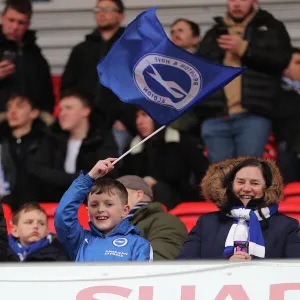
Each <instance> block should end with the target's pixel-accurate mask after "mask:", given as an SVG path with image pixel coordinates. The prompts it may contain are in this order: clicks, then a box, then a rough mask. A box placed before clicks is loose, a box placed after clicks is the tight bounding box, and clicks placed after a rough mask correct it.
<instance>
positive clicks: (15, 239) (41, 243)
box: [7, 203, 70, 262]
mask: <svg viewBox="0 0 300 300" xmlns="http://www.w3.org/2000/svg"><path fill="white" fill-rule="evenodd" d="M12 225H13V227H12V234H10V235H9V237H8V241H9V247H8V253H7V259H8V261H21V262H45V261H68V260H70V258H69V256H68V255H67V253H66V252H65V250H64V248H63V247H62V245H61V244H60V242H59V240H58V239H57V237H55V236H54V235H53V234H52V233H49V229H48V219H47V214H46V212H45V210H44V209H43V208H42V207H41V206H40V205H39V204H38V203H26V204H24V205H23V206H21V207H20V208H19V209H18V210H16V211H15V212H14V213H13V216H12Z"/></svg>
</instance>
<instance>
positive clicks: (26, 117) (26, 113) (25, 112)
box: [7, 98, 39, 129]
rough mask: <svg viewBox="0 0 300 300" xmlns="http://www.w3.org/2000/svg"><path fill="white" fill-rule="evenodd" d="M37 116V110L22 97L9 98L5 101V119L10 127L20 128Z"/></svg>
mask: <svg viewBox="0 0 300 300" xmlns="http://www.w3.org/2000/svg"><path fill="white" fill-rule="evenodd" d="M38 116H39V110H37V109H33V108H32V106H31V104H30V103H29V102H28V101H26V100H25V99H22V98H15V99H11V100H9V101H8V103H7V121H8V124H9V126H10V127H11V128H13V129H15V128H22V127H26V126H28V124H31V123H32V122H33V120H35V119H36V118H37V117H38Z"/></svg>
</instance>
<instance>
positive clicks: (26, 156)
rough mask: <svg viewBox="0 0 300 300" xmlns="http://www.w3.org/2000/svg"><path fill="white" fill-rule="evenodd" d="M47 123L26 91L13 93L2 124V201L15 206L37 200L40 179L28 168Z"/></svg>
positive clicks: (0, 135)
mask: <svg viewBox="0 0 300 300" xmlns="http://www.w3.org/2000/svg"><path fill="white" fill-rule="evenodd" d="M45 128H46V125H45V124H44V123H43V122H42V121H41V120H40V119H39V109H38V107H37V106H36V103H34V102H33V101H32V99H31V98H30V97H28V96H26V95H24V94H14V95H12V96H11V98H10V99H9V100H8V102H7V121H3V122H2V123H1V124H0V145H1V164H2V170H3V177H4V180H5V184H6V185H7V186H6V188H5V189H4V190H5V191H4V192H5V193H4V194H3V195H2V196H4V197H3V200H2V201H3V202H4V203H7V204H9V205H10V206H11V208H12V209H13V210H15V209H17V208H18V207H20V206H21V205H22V204H24V203H26V202H31V201H38V200H39V199H38V197H39V196H38V195H39V193H38V186H39V180H38V179H36V180H33V178H32V176H31V175H30V172H29V169H30V167H31V160H32V158H33V157H34V156H35V155H36V154H37V152H38V150H39V148H40V146H41V143H42V140H43V138H44V135H45Z"/></svg>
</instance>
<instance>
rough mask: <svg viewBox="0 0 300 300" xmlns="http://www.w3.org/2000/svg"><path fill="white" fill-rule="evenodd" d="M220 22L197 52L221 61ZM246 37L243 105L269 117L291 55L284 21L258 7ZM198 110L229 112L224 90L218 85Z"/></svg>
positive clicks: (205, 113)
mask: <svg viewBox="0 0 300 300" xmlns="http://www.w3.org/2000/svg"><path fill="white" fill-rule="evenodd" d="M216 19H217V18H216ZM220 26H221V25H220V24H218V23H217V24H215V25H214V26H213V28H212V29H210V30H209V31H208V32H207V33H206V35H205V37H204V39H203V40H202V42H201V44H200V47H199V51H198V55H199V56H201V57H203V58H206V59H208V60H210V61H213V62H216V63H219V64H222V63H223V60H224V56H225V51H224V50H223V49H222V48H220V47H219V46H218V43H217V38H218V32H219V29H220ZM244 39H245V40H247V41H248V42H249V45H248V48H247V50H246V52H245V53H244V55H243V56H242V57H241V62H242V65H243V66H245V67H246V68H247V69H246V70H245V72H244V73H243V75H242V106H243V107H244V108H246V109H247V110H249V112H252V113H256V114H259V115H263V116H267V117H270V116H271V115H272V113H273V101H274V98H275V95H276V93H277V90H278V88H279V85H280V78H281V75H282V71H283V70H284V69H285V68H286V67H287V65H288V64H289V61H290V58H291V43H290V38H289V35H288V33H287V31H286V29H285V26H284V25H283V23H282V22H280V21H278V20H276V19H275V18H274V17H273V16H272V15H271V14H270V13H268V12H267V11H265V10H259V11H258V12H257V14H256V15H255V16H254V18H253V19H252V21H251V22H250V23H249V24H248V26H247V27H246V30H245V35H244ZM196 111H197V114H198V115H199V116H201V117H217V116H223V115H226V114H227V106H226V98H225V94H224V90H223V89H219V90H218V91H217V92H216V93H214V94H213V95H211V96H210V97H208V98H207V99H206V100H205V101H204V102H202V103H201V104H200V105H199V106H198V107H197V110H196Z"/></svg>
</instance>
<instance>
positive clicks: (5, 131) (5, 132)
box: [0, 118, 47, 141]
mask: <svg viewBox="0 0 300 300" xmlns="http://www.w3.org/2000/svg"><path fill="white" fill-rule="evenodd" d="M46 128H47V126H46V124H45V122H43V121H42V120H41V119H40V118H37V119H35V120H34V121H33V123H32V129H31V132H30V134H31V135H32V136H35V137H43V136H44V132H45V130H47V129H46ZM11 135H12V129H11V128H10V127H9V125H8V122H7V121H3V122H2V123H1V124H0V141H1V140H3V139H5V138H8V137H10V136H11Z"/></svg>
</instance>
